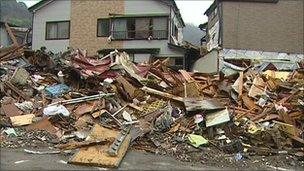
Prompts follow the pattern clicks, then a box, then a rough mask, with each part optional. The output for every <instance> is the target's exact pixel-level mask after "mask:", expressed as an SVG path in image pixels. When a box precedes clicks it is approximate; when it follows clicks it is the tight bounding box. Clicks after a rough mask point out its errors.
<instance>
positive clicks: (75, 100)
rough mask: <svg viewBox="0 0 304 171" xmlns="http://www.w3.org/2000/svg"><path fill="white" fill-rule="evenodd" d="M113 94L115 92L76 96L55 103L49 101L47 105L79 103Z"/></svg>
mask: <svg viewBox="0 0 304 171" xmlns="http://www.w3.org/2000/svg"><path fill="white" fill-rule="evenodd" d="M114 95H115V93H100V94H96V95H92V96H85V97H80V98H76V99H69V100H62V101H58V102H55V103H51V104H49V105H47V106H54V105H57V104H74V103H80V102H84V101H90V100H96V99H99V98H102V97H110V96H114Z"/></svg>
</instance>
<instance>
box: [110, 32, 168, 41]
mask: <svg viewBox="0 0 304 171" xmlns="http://www.w3.org/2000/svg"><path fill="white" fill-rule="evenodd" d="M111 35H112V36H113V39H114V40H147V39H148V38H150V39H151V40H164V39H168V31H167V30H128V31H111Z"/></svg>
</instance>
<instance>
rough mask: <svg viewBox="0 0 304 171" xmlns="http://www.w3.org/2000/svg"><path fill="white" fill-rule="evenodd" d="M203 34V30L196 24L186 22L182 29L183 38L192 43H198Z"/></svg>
mask: <svg viewBox="0 0 304 171" xmlns="http://www.w3.org/2000/svg"><path fill="white" fill-rule="evenodd" d="M204 35H205V32H203V31H201V30H200V29H199V28H198V27H197V26H195V25H193V24H189V23H186V27H185V28H184V30H183V36H184V40H185V41H188V42H190V43H192V44H194V45H197V46H199V45H200V39H201V38H202V37H203V36H204Z"/></svg>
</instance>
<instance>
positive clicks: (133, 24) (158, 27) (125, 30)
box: [112, 17, 168, 40]
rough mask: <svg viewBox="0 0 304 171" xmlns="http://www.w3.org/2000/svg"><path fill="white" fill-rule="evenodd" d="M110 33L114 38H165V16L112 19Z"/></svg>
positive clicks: (166, 20) (166, 31) (166, 24)
mask: <svg viewBox="0 0 304 171" xmlns="http://www.w3.org/2000/svg"><path fill="white" fill-rule="evenodd" d="M112 25H113V30H112V35H113V38H114V39H116V40H121V39H122V40H124V39H127V40H128V39H129V40H132V39H135V40H141V39H148V38H151V39H167V38H168V18H167V17H138V18H120V19H113V20H112Z"/></svg>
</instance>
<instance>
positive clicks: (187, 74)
mask: <svg viewBox="0 0 304 171" xmlns="http://www.w3.org/2000/svg"><path fill="white" fill-rule="evenodd" d="M178 71H179V72H180V73H181V74H182V76H183V77H184V78H185V80H186V81H187V82H188V83H190V82H193V81H195V80H194V79H193V78H192V77H191V75H190V74H189V73H188V72H187V71H185V70H182V69H181V70H178Z"/></svg>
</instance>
